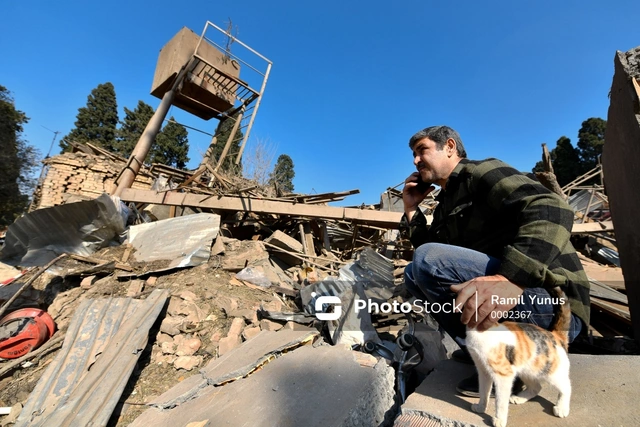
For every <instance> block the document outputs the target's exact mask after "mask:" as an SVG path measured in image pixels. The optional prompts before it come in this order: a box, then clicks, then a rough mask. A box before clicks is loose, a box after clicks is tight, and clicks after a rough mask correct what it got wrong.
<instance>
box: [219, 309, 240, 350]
mask: <svg viewBox="0 0 640 427" xmlns="http://www.w3.org/2000/svg"><path fill="white" fill-rule="evenodd" d="M242 328H244V319H242V318H239V317H236V318H234V319H233V322H231V327H230V328H229V333H228V334H227V336H226V337H224V338H222V339H221V340H220V343H219V344H218V354H219V355H220V356H222V355H223V354H225V353H228V352H229V351H231V350H233V349H234V348H236V347H237V346H239V345H240V344H241V343H242V339H241V338H240V334H241V333H242Z"/></svg>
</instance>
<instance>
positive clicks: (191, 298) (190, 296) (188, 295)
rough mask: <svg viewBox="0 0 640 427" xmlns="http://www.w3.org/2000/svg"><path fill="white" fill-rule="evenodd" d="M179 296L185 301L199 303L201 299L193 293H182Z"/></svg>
mask: <svg viewBox="0 0 640 427" xmlns="http://www.w3.org/2000/svg"><path fill="white" fill-rule="evenodd" d="M179 296H180V298H182V299H183V300H185V301H191V302H194V301H198V300H199V299H200V298H198V296H197V295H196V294H194V293H193V292H191V291H182V292H180V295H179Z"/></svg>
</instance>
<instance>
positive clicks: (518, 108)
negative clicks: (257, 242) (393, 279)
mask: <svg viewBox="0 0 640 427" xmlns="http://www.w3.org/2000/svg"><path fill="white" fill-rule="evenodd" d="M635 9H637V2H636V1H630V0H629V1H627V0H619V1H616V2H600V1H598V2H596V1H527V2H525V1H484V2H477V1H455V2H448V3H447V4H445V2H442V1H426V0H423V1H398V2H389V1H385V2H381V1H378V0H373V1H368V2H355V1H348V0H342V1H334V0H326V1H323V2H301V1H253V0H243V1H235V2H222V1H215V2H207V1H203V2H184V3H182V2H170V1H165V0H158V1H155V2H141V1H135V0H129V1H126V2H125V1H120V0H117V1H110V2H101V3H96V2H86V1H64V0H60V1H56V2H51V1H42V0H38V1H29V0H24V1H10V2H4V4H3V11H4V13H3V15H4V19H3V24H2V31H0V52H1V56H0V58H1V65H0V84H2V85H4V86H6V87H7V88H8V89H9V90H11V91H12V92H13V96H14V98H15V101H16V106H17V108H19V109H20V110H22V111H24V112H25V113H26V114H27V115H28V116H29V117H30V118H31V120H30V122H29V124H28V125H27V126H26V128H25V133H24V137H25V139H26V140H27V141H28V142H29V143H31V144H32V145H35V146H36V147H38V148H39V149H40V151H41V152H42V155H43V156H44V155H45V154H46V153H47V152H48V150H49V146H50V144H51V140H52V138H53V134H52V133H51V132H50V131H48V130H46V129H45V128H44V127H46V128H48V129H51V130H54V131H60V132H61V134H60V135H59V137H61V136H63V135H65V134H66V133H68V132H69V130H70V129H71V128H72V127H73V124H74V121H75V119H76V114H77V110H78V108H79V107H82V106H84V105H85V104H86V99H87V96H88V95H89V93H90V92H91V90H92V89H93V88H95V87H96V86H97V85H98V84H100V83H104V82H107V81H110V82H112V83H113V84H114V86H115V89H116V94H117V101H118V108H119V113H120V118H122V117H123V116H124V112H123V109H122V108H123V107H124V106H126V107H127V108H130V109H133V108H134V107H135V105H136V103H137V101H138V100H139V99H141V100H143V101H145V102H147V103H148V104H150V105H152V106H154V107H157V105H158V103H159V100H158V99H156V98H154V97H152V96H151V95H149V90H150V87H151V82H152V79H153V73H154V69H155V64H156V60H157V55H158V52H159V50H160V48H161V47H162V46H163V45H164V44H165V43H166V42H167V41H168V40H169V39H170V38H171V37H172V36H173V35H174V34H175V33H176V32H177V31H178V30H180V28H182V27H183V26H187V27H189V28H191V29H192V30H194V31H195V32H196V33H200V32H201V31H202V29H203V28H204V24H205V22H206V21H207V20H209V21H211V22H213V23H214V24H216V25H218V26H221V27H223V26H225V22H226V21H227V20H228V19H229V18H231V19H232V21H233V23H234V25H235V26H237V27H238V30H239V31H238V33H237V37H238V38H239V39H240V40H241V41H243V42H244V43H246V44H248V45H249V46H251V47H252V48H254V49H255V50H257V51H258V52H260V53H261V54H262V55H264V56H266V57H267V58H269V59H270V60H271V61H272V62H273V68H272V72H271V76H270V78H269V81H268V84H267V87H266V91H265V95H264V99H263V101H262V105H261V107H260V110H259V112H258V114H257V116H256V119H255V125H254V127H253V130H252V134H251V138H250V144H252V143H253V141H255V140H256V138H259V139H262V140H268V141H270V142H271V143H272V144H275V145H276V147H277V154H276V155H279V154H283V153H286V154H288V155H290V156H291V158H292V159H293V162H294V165H295V173H296V176H295V179H294V185H295V190H296V192H302V193H323V192H331V191H344V190H349V189H353V188H359V189H360V190H361V193H360V194H358V195H354V196H350V197H348V198H347V199H345V201H344V202H342V203H341V204H342V205H356V204H361V203H367V204H369V203H378V202H379V195H380V193H381V192H383V191H384V190H385V189H386V188H387V187H390V186H395V185H397V184H399V183H400V182H402V181H403V180H404V179H405V178H406V177H407V176H408V175H409V174H410V173H411V172H413V171H414V167H413V165H412V158H411V153H410V151H409V148H408V145H407V143H408V139H409V137H410V136H411V135H412V134H413V133H415V132H416V131H418V130H420V129H422V128H424V127H426V126H431V125H436V124H447V125H449V126H451V127H453V128H455V129H456V130H458V131H459V132H460V134H461V136H462V139H463V141H464V142H465V145H466V148H467V152H468V154H469V157H470V158H473V159H480V158H486V157H497V158H500V159H502V160H504V161H506V162H508V163H510V164H511V165H513V166H514V167H516V168H518V169H520V170H526V171H529V170H530V169H531V168H532V167H533V165H534V164H535V162H536V161H538V160H539V159H540V157H541V147H540V144H541V143H542V142H546V143H548V145H549V147H550V148H553V147H555V142H556V141H557V139H558V138H559V137H560V136H563V135H566V136H567V137H569V138H571V140H572V142H574V144H575V142H576V140H577V133H578V129H579V128H580V125H581V123H582V121H583V120H586V119H587V118H589V117H602V118H605V119H606V116H607V109H608V105H609V100H608V97H607V94H608V92H609V88H610V86H611V80H612V77H613V57H614V54H615V51H616V50H622V51H626V50H629V49H631V48H633V47H636V46H638V45H640V26H639V25H638V24H637V18H638V16H637V13H634V10H635ZM171 114H173V115H174V116H175V117H176V120H178V121H179V122H182V123H185V124H187V125H189V126H193V127H196V128H199V129H202V130H204V131H207V132H213V130H214V129H215V127H216V125H217V121H216V120H215V119H213V120H210V121H208V122H207V121H203V120H201V119H198V118H196V117H193V116H190V115H189V114H187V113H185V112H183V111H180V110H178V109H176V108H173V109H172V110H171ZM43 126H44V127H43ZM189 141H190V146H191V151H190V157H191V159H192V161H191V162H190V166H192V167H195V165H197V164H198V163H199V161H200V159H201V156H202V154H203V153H204V151H205V150H206V148H207V146H208V144H209V141H210V138H209V137H208V136H206V135H200V134H198V133H196V132H190V133H189ZM58 152H59V147H58V144H57V142H56V144H55V146H54V149H53V152H52V154H57V153H58Z"/></svg>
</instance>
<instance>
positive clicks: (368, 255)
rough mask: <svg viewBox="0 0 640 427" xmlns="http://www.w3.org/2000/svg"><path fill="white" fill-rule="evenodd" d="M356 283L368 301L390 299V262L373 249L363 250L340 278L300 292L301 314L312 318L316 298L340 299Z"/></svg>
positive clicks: (328, 280)
mask: <svg viewBox="0 0 640 427" xmlns="http://www.w3.org/2000/svg"><path fill="white" fill-rule="evenodd" d="M356 282H358V283H360V284H362V287H363V289H364V292H365V295H366V297H367V298H371V299H374V300H381V301H386V300H387V299H389V298H391V296H392V295H393V290H392V289H393V261H391V260H390V259H389V258H386V257H384V256H382V255H380V254H379V253H377V252H376V251H375V250H373V249H372V248H365V249H364V250H363V251H362V253H361V254H360V257H359V258H358V260H357V261H355V262H352V263H349V264H347V265H345V266H344V267H342V268H341V269H340V271H339V277H327V278H326V279H325V280H323V281H322V282H317V283H314V284H313V285H311V286H306V287H305V288H303V289H302V290H301V291H300V296H301V297H302V304H303V305H304V306H305V307H304V312H305V313H308V314H315V300H316V299H317V298H318V297H320V296H322V295H331V296H339V295H340V294H342V293H343V292H344V291H345V290H347V289H351V288H352V287H353V286H354V285H355V283H356ZM313 292H315V293H316V294H317V295H316V296H315V297H312V296H311V294H312V293H313Z"/></svg>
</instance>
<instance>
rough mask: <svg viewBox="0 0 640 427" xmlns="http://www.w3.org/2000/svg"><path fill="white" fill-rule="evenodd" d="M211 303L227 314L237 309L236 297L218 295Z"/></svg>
mask: <svg viewBox="0 0 640 427" xmlns="http://www.w3.org/2000/svg"><path fill="white" fill-rule="evenodd" d="M213 304H214V305H215V306H217V307H219V308H220V309H221V310H222V311H224V312H225V314H226V315H227V316H229V313H231V312H232V311H235V310H237V309H238V299H237V298H231V297H227V296H219V297H217V298H215V299H214V300H213Z"/></svg>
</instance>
